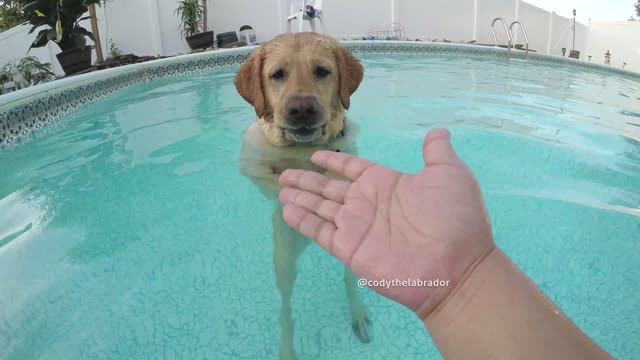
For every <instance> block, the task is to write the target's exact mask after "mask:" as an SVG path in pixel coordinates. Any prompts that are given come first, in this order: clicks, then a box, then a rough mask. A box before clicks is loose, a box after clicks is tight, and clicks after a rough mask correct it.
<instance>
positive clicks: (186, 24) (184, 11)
mask: <svg viewBox="0 0 640 360" xmlns="http://www.w3.org/2000/svg"><path fill="white" fill-rule="evenodd" d="M175 13H176V14H177V15H179V16H180V27H181V28H182V34H183V35H184V36H191V35H193V34H197V33H199V32H200V30H201V29H204V27H203V26H202V24H204V22H203V17H204V7H203V6H202V5H201V4H200V1H199V0H180V1H179V2H178V8H176V10H175ZM180 27H179V28H180Z"/></svg>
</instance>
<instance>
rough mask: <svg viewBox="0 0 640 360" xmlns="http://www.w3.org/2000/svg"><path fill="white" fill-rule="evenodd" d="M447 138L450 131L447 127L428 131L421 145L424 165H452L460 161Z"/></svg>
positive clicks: (449, 135)
mask: <svg viewBox="0 0 640 360" xmlns="http://www.w3.org/2000/svg"><path fill="white" fill-rule="evenodd" d="M449 139H451V133H450V132H449V130H447V129H434V130H431V131H429V133H428V134H427V136H426V137H425V139H424V144H423V145H422V158H423V159H424V165H425V166H429V165H438V164H449V165H453V164H456V163H458V162H459V161H460V158H458V155H457V154H456V152H455V150H453V147H452V146H451V142H450V141H449Z"/></svg>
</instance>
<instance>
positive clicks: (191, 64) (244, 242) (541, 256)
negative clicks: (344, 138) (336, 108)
mask: <svg viewBox="0 0 640 360" xmlns="http://www.w3.org/2000/svg"><path fill="white" fill-rule="evenodd" d="M347 46H349V47H350V48H351V49H352V50H354V52H355V53H356V54H357V55H358V57H360V58H361V59H362V61H363V63H364V66H365V78H364V81H363V83H362V85H361V87H360V89H359V90H358V91H357V92H356V93H355V94H354V96H353V97H352V102H351V110H350V111H349V118H350V121H352V122H354V123H357V124H358V125H359V127H360V129H361V132H360V134H359V137H358V140H357V146H358V149H359V155H360V156H362V157H365V158H368V159H371V160H374V161H377V162H380V163H382V164H384V165H387V166H390V167H393V168H395V169H398V170H402V171H407V172H415V171H417V170H419V169H420V168H421V167H422V158H421V144H422V140H423V138H424V136H425V134H426V133H427V131H428V130H429V129H432V128H435V127H447V128H449V129H450V130H451V132H452V134H453V137H452V142H453V145H454V146H455V148H456V150H457V151H458V152H459V153H460V155H461V157H462V158H463V159H464V160H465V161H466V162H467V163H468V164H469V166H470V167H471V169H472V170H473V171H474V172H475V173H476V175H477V177H478V180H479V182H480V184H481V187H482V190H483V193H484V195H485V197H486V202H487V207H488V210H489V213H490V217H491V220H492V223H493V229H494V234H495V239H496V242H497V243H498V245H499V246H500V247H501V248H502V249H503V250H504V251H505V252H506V253H507V254H508V255H509V256H511V257H512V259H513V260H514V261H515V263H516V264H518V265H519V266H520V267H521V268H522V269H523V270H524V271H525V272H526V273H527V274H528V275H529V276H530V277H531V278H532V279H533V280H534V281H535V282H536V283H537V284H538V285H539V286H540V287H541V288H542V289H543V290H544V291H545V292H546V293H547V294H548V295H549V296H550V297H551V299H553V301H555V302H556V304H557V305H558V306H559V307H560V308H561V309H562V310H564V311H565V312H566V313H567V315H568V316H569V317H571V318H572V319H573V320H574V321H575V322H576V324H577V325H578V326H579V327H580V328H582V329H583V330H584V331H585V332H586V333H587V334H588V335H589V336H591V337H592V338H593V339H594V340H595V341H596V342H598V344H600V345H601V346H602V347H604V348H605V349H606V350H607V351H609V352H610V353H611V354H612V355H613V356H615V357H617V358H620V359H638V358H640V316H639V315H638V310H639V309H640V300H638V295H639V294H640V285H639V281H638V280H639V279H640V266H639V265H640V209H639V208H640V142H639V140H640V85H639V83H638V79H639V78H640V77H638V76H637V75H633V74H632V73H628V72H622V71H614V70H613V69H611V70H606V69H605V68H604V67H600V66H595V65H589V64H588V63H586V62H578V61H573V60H566V59H558V58H555V59H553V58H550V57H545V56H540V55H535V54H534V55H532V59H531V61H530V62H525V61H522V60H517V59H516V60H511V61H507V59H506V58H505V54H506V52H505V51H504V50H503V49H491V48H478V47H471V46H444V45H433V44H413V43H412V44H403V43H379V44H378V43H366V42H354V43H348V44H347ZM248 51H250V50H249V49H241V50H233V51H222V52H219V53H207V54H198V55H194V56H186V57H179V58H174V59H170V60H166V61H157V62H153V63H148V64H140V65H135V66H132V67H126V68H119V69H115V70H113V71H106V72H101V73H98V74H97V75H96V74H94V75H83V76H78V77H76V78H71V79H69V80H64V81H62V82H56V84H60V86H61V87H58V88H56V86H57V85H56V84H53V83H51V84H49V85H47V86H48V88H45V87H38V88H33V89H30V90H25V91H22V92H18V93H13V94H10V95H6V96H4V97H0V132H1V133H0V136H2V146H3V148H4V149H3V150H1V151H0V358H1V359H16V360H28V359H263V358H264V359H274V358H277V355H278V346H279V337H280V328H279V323H278V316H279V309H280V297H279V292H278V290H277V287H276V284H275V275H274V270H273V264H272V256H273V250H272V248H273V242H272V239H271V237H272V230H271V209H272V206H273V205H272V204H271V203H270V202H269V201H268V200H266V199H265V198H263V197H262V195H261V194H260V193H259V191H258V190H257V189H256V188H255V187H254V185H252V183H251V182H250V181H249V180H248V179H247V178H245V177H243V176H242V175H241V174H240V172H239V163H238V156H239V152H240V149H241V141H240V135H241V133H242V132H243V130H244V129H246V128H247V127H248V126H249V125H250V124H251V123H252V122H253V121H254V116H255V112H254V110H253V109H252V108H251V107H250V106H249V105H248V104H247V103H246V102H244V100H242V99H241V97H240V96H239V95H238V94H237V92H236V90H235V88H234V86H233V77H234V74H235V72H236V71H237V69H238V65H239V64H240V63H241V62H242V61H243V60H244V59H245V58H246V56H247V53H248ZM516 55H518V56H519V57H522V56H521V55H519V53H518V52H516ZM45 90H46V92H43V91H45ZM298 269H299V270H298V279H297V282H296V287H295V291H294V295H293V316H294V321H295V329H296V330H295V331H296V332H295V338H294V341H295V348H296V352H297V353H298V356H299V358H300V359H434V358H439V356H440V355H438V353H437V350H436V348H435V346H434V345H433V343H432V342H431V340H430V339H429V337H428V335H427V333H426V331H425V329H424V328H423V326H422V324H421V323H420V321H419V320H418V319H417V318H416V317H415V316H414V315H413V314H412V313H411V312H410V311H409V310H407V309H405V308H403V307H402V306H400V305H397V304H395V303H393V302H391V301H390V300H387V299H385V298H382V297H380V296H378V295H377V294H375V293H374V292H373V291H371V290H369V289H364V290H362V297H363V300H364V302H365V303H366V305H367V307H368V310H369V313H370V318H371V320H372V328H371V333H372V342H371V343H369V344H362V343H360V342H359V340H358V339H357V337H356V336H355V335H354V334H353V332H352V330H351V323H350V314H349V309H348V306H347V301H346V295H345V292H344V287H343V285H342V271H343V267H342V265H341V264H340V263H339V262H338V261H337V260H335V259H333V258H331V257H330V256H329V255H328V254H326V253H325V252H323V251H322V250H321V249H320V248H319V247H318V246H316V245H312V246H310V247H309V248H308V249H307V251H306V252H305V253H304V255H303V256H302V257H301V258H300V259H299V262H298Z"/></svg>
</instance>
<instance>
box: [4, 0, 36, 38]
mask: <svg viewBox="0 0 640 360" xmlns="http://www.w3.org/2000/svg"><path fill="white" fill-rule="evenodd" d="M31 1H32V0H0V32H2V31H6V30H9V29H11V28H12V27H14V26H18V25H20V24H23V23H25V22H26V21H27V17H26V16H25V14H24V11H23V10H22V8H23V7H24V6H25V5H26V4H28V3H29V2H31Z"/></svg>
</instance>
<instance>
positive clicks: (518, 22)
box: [509, 20, 529, 60]
mask: <svg viewBox="0 0 640 360" xmlns="http://www.w3.org/2000/svg"><path fill="white" fill-rule="evenodd" d="M515 24H518V25H520V28H521V29H522V35H524V42H525V49H526V56H527V60H528V59H529V37H527V30H525V28H524V25H522V23H521V22H520V21H517V20H516V21H514V22H512V23H511V25H509V30H511V29H513V25H515ZM514 46H515V44H514Z"/></svg>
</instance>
